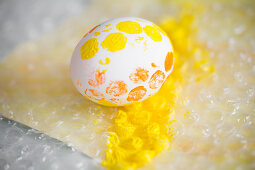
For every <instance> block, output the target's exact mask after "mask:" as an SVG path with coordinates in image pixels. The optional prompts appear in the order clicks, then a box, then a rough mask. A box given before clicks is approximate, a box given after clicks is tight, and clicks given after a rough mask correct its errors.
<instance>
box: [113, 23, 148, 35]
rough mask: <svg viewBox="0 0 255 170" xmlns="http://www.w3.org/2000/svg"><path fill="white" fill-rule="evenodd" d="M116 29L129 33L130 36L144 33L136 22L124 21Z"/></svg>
mask: <svg viewBox="0 0 255 170" xmlns="http://www.w3.org/2000/svg"><path fill="white" fill-rule="evenodd" d="M116 28H117V29H118V30H119V31H122V32H125V33H128V34H140V33H142V32H143V29H142V27H141V25H140V24H139V23H137V22H134V21H123V22H120V23H118V24H117V25H116Z"/></svg>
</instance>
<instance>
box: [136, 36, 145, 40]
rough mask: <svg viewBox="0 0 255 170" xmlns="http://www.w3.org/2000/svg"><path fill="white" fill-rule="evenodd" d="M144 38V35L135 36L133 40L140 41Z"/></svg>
mask: <svg viewBox="0 0 255 170" xmlns="http://www.w3.org/2000/svg"><path fill="white" fill-rule="evenodd" d="M143 39H144V37H138V38H136V39H135V40H136V41H142V40H143Z"/></svg>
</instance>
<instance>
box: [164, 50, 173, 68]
mask: <svg viewBox="0 0 255 170" xmlns="http://www.w3.org/2000/svg"><path fill="white" fill-rule="evenodd" d="M173 64H174V56H173V52H168V53H167V55H166V59H165V70H166V72H168V71H170V70H171V69H172V67H173Z"/></svg>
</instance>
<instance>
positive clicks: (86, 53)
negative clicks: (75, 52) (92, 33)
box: [80, 38, 99, 60]
mask: <svg viewBox="0 0 255 170" xmlns="http://www.w3.org/2000/svg"><path fill="white" fill-rule="evenodd" d="M98 45H99V43H98V42H97V39H96V38H91V39H89V40H88V41H86V42H85V43H84V44H83V45H82V46H81V49H80V54H81V59H83V60H88V59H90V58H93V57H95V56H96V54H97V52H98V50H99V47H98Z"/></svg>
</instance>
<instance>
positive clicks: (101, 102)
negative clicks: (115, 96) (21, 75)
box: [97, 100, 118, 106]
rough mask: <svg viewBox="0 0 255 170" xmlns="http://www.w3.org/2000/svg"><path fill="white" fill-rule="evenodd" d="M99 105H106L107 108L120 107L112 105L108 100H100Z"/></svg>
mask: <svg viewBox="0 0 255 170" xmlns="http://www.w3.org/2000/svg"><path fill="white" fill-rule="evenodd" d="M97 103H99V104H102V105H105V106H118V105H117V104H115V103H112V102H110V101H107V100H99V101H97Z"/></svg>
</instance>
